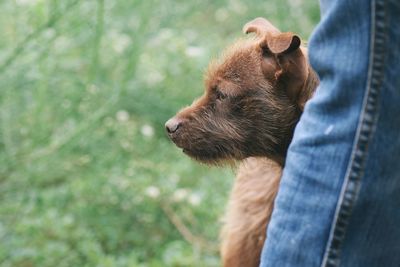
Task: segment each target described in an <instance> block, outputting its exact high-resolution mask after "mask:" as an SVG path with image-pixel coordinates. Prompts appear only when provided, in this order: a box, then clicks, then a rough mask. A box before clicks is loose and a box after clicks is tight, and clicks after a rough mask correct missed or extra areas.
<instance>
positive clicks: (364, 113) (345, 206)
mask: <svg viewBox="0 0 400 267" xmlns="http://www.w3.org/2000/svg"><path fill="white" fill-rule="evenodd" d="M384 15H385V1H384V0H373V1H371V40H370V52H369V56H370V63H369V69H368V77H367V83H366V93H365V96H364V100H363V105H362V109H361V114H360V118H359V123H358V126H357V132H356V135H355V138H354V145H353V149H352V154H351V157H350V161H349V165H348V169H347V171H346V175H345V177H344V181H343V184H342V189H341V192H340V196H339V199H338V203H337V207H336V211H335V216H334V218H333V221H332V226H331V230H330V235H329V239H328V242H327V246H326V249H325V253H324V257H323V260H322V264H321V267H337V266H339V265H340V253H341V247H342V244H343V241H344V239H345V233H346V228H347V225H348V224H349V221H350V218H351V214H352V211H353V207H354V205H355V203H356V200H357V197H358V194H359V191H360V187H361V179H362V176H363V174H364V168H365V161H366V158H367V156H368V145H369V143H370V141H371V140H372V138H373V134H374V132H375V129H376V124H377V120H378V116H379V95H380V91H381V86H382V81H383V76H384V54H385V41H386V38H387V36H386V31H385V28H386V24H385V16H384Z"/></svg>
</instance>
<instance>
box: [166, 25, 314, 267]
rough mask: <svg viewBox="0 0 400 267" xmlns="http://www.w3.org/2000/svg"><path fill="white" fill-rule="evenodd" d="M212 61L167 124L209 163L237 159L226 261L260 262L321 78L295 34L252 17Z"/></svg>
mask: <svg viewBox="0 0 400 267" xmlns="http://www.w3.org/2000/svg"><path fill="white" fill-rule="evenodd" d="M244 31H245V32H246V33H249V32H255V33H256V38H253V39H247V40H241V41H238V42H236V43H235V44H234V45H233V46H232V47H230V48H229V49H228V50H227V51H226V52H225V53H224V54H223V56H222V58H221V59H220V60H218V61H214V62H212V63H211V64H210V66H209V69H208V71H207V73H206V78H205V93H204V95H203V96H202V97H200V98H199V99H198V100H196V101H194V102H193V104H192V105H191V106H189V107H186V108H184V109H183V110H181V111H180V112H179V113H178V114H177V115H176V116H175V117H174V118H172V119H171V120H169V121H168V122H167V123H166V128H167V132H168V134H169V137H170V138H171V139H172V140H173V141H174V142H175V144H176V145H177V146H178V147H180V148H182V149H183V152H184V153H186V154H187V155H189V156H190V157H192V158H194V159H196V160H199V161H201V162H205V163H207V164H221V163H225V162H235V161H238V160H239V161H241V166H240V168H239V171H238V175H237V179H236V182H235V185H234V188H233V191H232V193H231V198H230V201H229V206H228V211H227V214H226V217H225V225H224V227H223V230H222V235H221V237H222V247H221V253H222V260H223V265H224V266H229V267H234V266H245V267H251V266H258V264H259V258H260V252H261V248H262V244H263V242H264V240H265V228H266V225H267V223H268V221H269V218H270V215H271V212H272V207H273V201H274V198H275V195H276V192H277V189H278V186H279V180H280V176H281V168H282V166H283V164H284V160H285V156H286V151H287V148H288V145H289V143H290V141H291V139H292V135H293V130H294V127H295V125H296V123H297V121H298V120H299V117H300V115H301V112H302V110H303V108H304V104H305V102H306V101H307V100H308V99H309V98H310V97H311V96H312V94H313V92H314V90H315V88H316V86H317V84H318V78H317V76H316V74H315V73H314V71H313V70H312V69H311V67H310V66H309V64H308V61H307V59H306V52H307V51H306V49H305V48H303V47H300V38H299V37H298V36H297V35H295V34H293V33H281V32H280V31H279V30H278V29H277V28H275V27H274V26H273V25H272V24H271V23H270V22H268V21H267V20H265V19H262V18H257V19H255V20H253V21H251V22H249V23H247V24H246V25H245V27H244Z"/></svg>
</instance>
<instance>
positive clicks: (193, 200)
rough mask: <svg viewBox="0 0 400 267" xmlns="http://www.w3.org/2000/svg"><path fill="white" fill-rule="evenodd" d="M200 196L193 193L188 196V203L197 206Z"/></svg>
mask: <svg viewBox="0 0 400 267" xmlns="http://www.w3.org/2000/svg"><path fill="white" fill-rule="evenodd" d="M201 200H202V199H201V196H200V195H199V194H197V193H193V194H191V195H190V196H189V203H190V204H192V205H193V206H198V205H200V203H201Z"/></svg>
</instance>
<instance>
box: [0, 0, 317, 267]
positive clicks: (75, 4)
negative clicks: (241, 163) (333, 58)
mask: <svg viewBox="0 0 400 267" xmlns="http://www.w3.org/2000/svg"><path fill="white" fill-rule="evenodd" d="M256 16H264V17H267V18H268V19H270V20H271V21H272V22H274V23H275V24H276V25H278V26H279V27H280V28H281V29H282V30H285V31H287V30H290V31H294V32H298V33H300V34H301V35H302V36H303V38H304V39H307V37H308V36H309V34H310V32H311V30H312V28H313V25H315V24H316V22H317V21H318V19H319V9H318V3H317V1H305V0H304V1H302V0H296V1H294V0H293V1H291V0H265V1H255V0H246V1H245V0H213V1H212V0H202V1H200V0H198V1H182V0H175V1H173V0H164V1H161V0H149V1H144V0H123V1H122V0H120V1H117V0H85V1H83V0H82V1H77V0H62V1H61V0H8V1H1V2H0V266H2V267H6V266H20V267H25V266H26V267H30V266H39V267H53V266H58V267H62V266H142V267H145V266H149V267H150V266H151V267H156V266H218V265H219V258H218V250H217V248H218V229H219V226H220V223H219V218H220V217H221V214H222V213H223V209H224V205H225V203H226V199H227V196H228V193H229V190H230V186H231V184H232V181H233V176H234V174H233V171H232V170H230V169H217V168H209V167H206V166H201V165H200V164H198V163H196V162H193V161H191V160H190V159H188V158H187V157H186V156H185V155H183V154H182V153H181V152H180V150H179V149H177V148H175V147H174V145H173V144H172V143H171V142H169V141H168V140H167V138H166V136H165V134H164V130H163V125H164V122H165V121H166V120H167V119H168V118H169V117H171V116H172V115H173V114H174V113H175V112H176V111H177V110H178V109H179V108H180V107H182V106H184V105H187V104H190V103H191V101H192V100H193V99H194V98H195V97H197V96H199V95H200V94H201V93H202V75H203V74H202V73H203V71H204V69H205V68H206V66H207V62H208V61H209V60H210V58H212V57H215V56H216V55H217V54H218V52H219V51H221V50H222V48H223V47H224V46H226V45H227V44H229V43H231V42H232V41H233V40H234V39H236V38H239V37H241V36H242V33H241V28H242V26H243V25H244V23H245V22H247V21H248V20H250V19H252V18H254V17H256Z"/></svg>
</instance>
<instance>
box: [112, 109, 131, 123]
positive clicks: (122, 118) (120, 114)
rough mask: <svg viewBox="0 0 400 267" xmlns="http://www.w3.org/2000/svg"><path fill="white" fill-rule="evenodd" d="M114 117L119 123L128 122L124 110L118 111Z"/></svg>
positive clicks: (127, 115)
mask: <svg viewBox="0 0 400 267" xmlns="http://www.w3.org/2000/svg"><path fill="white" fill-rule="evenodd" d="M115 117H116V118H117V121H119V122H127V121H128V120H129V113H128V112H127V111H126V110H119V111H118V112H117V114H116V115H115Z"/></svg>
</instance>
